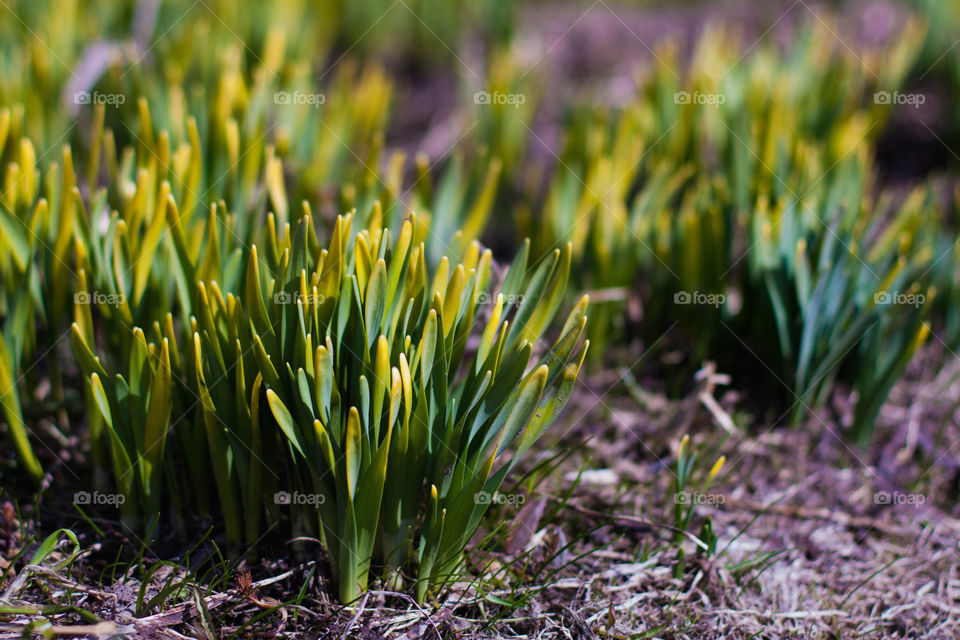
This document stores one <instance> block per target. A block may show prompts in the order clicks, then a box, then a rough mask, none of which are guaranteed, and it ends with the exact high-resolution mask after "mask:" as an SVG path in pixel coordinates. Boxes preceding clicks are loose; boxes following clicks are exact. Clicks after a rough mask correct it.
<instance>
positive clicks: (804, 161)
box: [526, 21, 953, 440]
mask: <svg viewBox="0 0 960 640" xmlns="http://www.w3.org/2000/svg"><path fill="white" fill-rule="evenodd" d="M924 33H925V32H924V30H923V28H922V27H921V26H920V25H919V24H918V23H916V22H913V21H911V22H910V23H908V24H907V25H906V27H905V28H904V30H903V31H902V33H901V34H900V36H899V37H898V38H897V39H896V40H894V41H892V42H890V43H888V44H887V45H885V47H884V48H883V49H882V50H878V51H866V52H864V53H862V57H861V58H857V57H855V56H852V55H850V54H849V52H846V51H844V50H843V49H842V48H841V47H840V46H839V45H837V44H836V43H835V42H834V40H835V38H834V36H833V35H832V34H831V33H830V30H829V28H828V27H827V26H819V27H811V28H808V29H807V30H806V31H803V32H801V33H800V35H799V37H798V38H797V40H796V42H795V43H794V44H793V45H792V48H791V49H790V50H789V51H788V52H787V53H786V54H783V53H781V52H778V51H776V50H775V49H774V48H773V47H766V46H761V47H758V48H757V50H756V51H753V52H751V54H750V55H749V57H744V58H742V59H741V58H740V56H739V53H738V52H739V51H740V50H741V47H740V46H739V45H738V43H737V40H736V39H734V38H730V37H729V36H728V35H727V34H725V33H724V32H722V31H719V30H708V31H707V32H706V33H705V34H704V36H703V37H702V38H701V40H700V41H699V43H698V44H697V47H696V50H695V52H694V55H693V58H692V61H691V63H690V67H689V69H688V70H687V71H686V72H685V73H684V75H683V76H682V77H680V76H679V75H678V74H677V72H676V71H675V69H678V68H679V67H680V65H679V64H678V63H677V55H676V52H675V50H674V49H673V48H672V47H665V48H664V49H663V50H662V51H660V52H658V55H657V61H658V63H657V65H656V66H655V69H654V70H653V72H652V73H651V75H650V77H649V78H647V79H646V81H645V82H643V83H642V85H641V91H640V94H639V95H638V96H637V98H636V99H635V100H634V101H633V102H631V103H630V104H628V105H626V106H624V107H622V108H619V109H615V110H603V109H597V108H596V107H588V108H581V109H578V110H576V111H574V112H572V114H571V116H570V122H569V124H568V126H567V128H566V136H567V138H566V143H565V146H564V151H563V153H562V154H561V156H560V162H559V165H560V166H559V167H558V168H557V170H556V172H555V174H554V179H553V181H552V182H551V184H550V186H549V187H548V191H547V197H546V201H545V203H544V206H543V212H542V216H541V217H540V218H532V219H531V220H532V221H531V223H530V226H529V227H526V230H527V231H529V232H530V233H531V235H533V237H534V242H535V247H538V248H539V249H540V250H548V249H549V248H550V247H552V246H555V245H556V244H557V243H559V242H566V241H570V242H571V243H572V245H573V249H574V263H575V264H579V265H580V266H581V268H580V269H577V270H576V273H577V276H578V284H579V285H580V286H581V288H585V289H588V290H600V291H599V292H598V295H596V296H594V297H595V301H596V304H595V307H594V312H593V314H592V317H593V322H592V327H591V330H590V334H591V339H592V340H593V341H594V342H595V346H597V345H600V346H601V348H599V349H595V351H594V353H596V354H600V353H604V352H605V349H603V348H602V346H604V345H605V342H604V340H605V339H607V340H609V339H611V338H612V339H614V340H616V339H617V338H619V337H623V336H625V335H629V334H630V333H631V327H630V326H629V325H627V324H626V320H627V319H626V316H625V315H624V314H623V308H624V302H625V300H626V299H628V298H631V297H634V296H639V297H640V299H641V300H642V302H643V322H642V325H643V326H642V335H645V336H647V337H649V339H650V341H651V342H659V340H660V338H661V337H663V336H664V334H669V332H670V331H671V330H673V331H674V336H682V337H681V338H679V339H676V340H671V339H670V336H669V335H667V339H666V340H665V341H664V344H667V345H670V344H683V345H685V347H684V348H685V349H687V350H688V351H689V353H690V356H691V361H699V360H700V359H702V358H705V357H710V358H715V359H718V360H720V361H721V363H722V364H721V366H723V367H724V368H725V370H729V371H734V372H736V371H739V370H740V369H741V368H743V367H742V363H744V362H745V361H747V362H749V366H748V367H747V368H748V369H756V367H757V366H758V365H759V366H761V367H766V369H767V370H768V371H769V372H770V373H771V374H772V376H773V377H774V378H776V380H777V381H776V384H774V385H773V389H774V390H775V391H776V390H779V391H780V392H781V394H782V392H783V391H784V389H785V388H786V390H787V393H786V394H783V395H784V396H785V398H784V401H785V403H786V406H787V407H790V408H792V409H793V410H792V411H790V410H788V411H787V414H792V416H793V418H794V420H798V419H800V418H801V417H802V416H803V415H804V414H805V412H806V411H807V410H808V409H811V408H814V407H816V406H817V405H818V403H820V402H822V401H824V399H825V398H826V396H827V394H829V392H830V391H832V389H833V388H834V382H835V381H836V380H837V379H838V378H839V377H844V378H845V379H846V381H847V382H849V383H850V384H851V386H853V387H854V388H855V389H856V390H857V391H858V397H859V402H858V404H857V410H856V412H855V417H854V425H853V433H854V435H855V437H857V438H859V439H861V440H862V439H863V438H865V437H866V436H868V435H869V433H870V430H871V429H872V423H873V419H874V417H875V416H876V413H877V412H878V411H879V407H880V404H882V402H883V399H884V398H885V397H886V394H887V392H888V391H889V389H890V387H891V386H892V384H893V382H894V381H895V380H896V379H897V377H898V376H899V375H900V373H901V372H902V371H903V369H904V367H905V365H906V363H907V361H908V360H909V358H910V357H911V356H912V354H913V353H914V352H915V350H916V349H917V347H918V346H919V344H920V343H921V342H922V341H923V339H924V338H925V336H926V333H927V329H926V328H925V326H924V321H925V319H926V318H927V316H928V315H929V311H930V308H931V305H930V304H929V302H930V301H931V300H932V299H933V295H932V291H933V289H932V287H933V285H934V281H935V280H941V281H942V280H944V278H943V277H942V276H941V277H939V278H938V276H937V274H936V273H931V271H930V269H929V267H930V266H931V265H933V264H937V263H938V262H940V261H941V260H940V259H941V258H943V256H945V255H952V253H953V249H952V248H950V247H944V246H941V245H942V243H940V242H939V240H938V235H937V234H936V233H933V229H934V228H935V227H936V225H937V217H936V215H935V212H934V210H933V208H932V204H933V201H932V198H931V197H930V196H929V195H927V196H924V195H921V194H919V193H918V194H915V195H914V196H913V197H912V198H911V199H910V200H909V201H908V202H907V203H905V204H904V205H903V207H902V208H901V210H900V211H899V212H895V215H894V216H893V217H894V219H893V220H892V221H891V220H888V219H887V218H888V214H890V209H891V204H890V202H888V201H887V200H886V199H883V200H882V201H881V202H880V203H877V204H874V203H872V201H871V199H870V196H869V194H870V193H871V186H870V181H871V178H870V176H871V175H872V172H871V170H870V166H869V164H868V162H867V158H868V157H869V156H870V155H871V154H872V149H873V146H872V145H873V142H874V140H875V139H876V137H877V136H878V135H879V134H880V132H881V131H882V129H883V124H884V122H885V121H886V120H887V118H888V117H889V114H890V106H889V105H884V104H876V103H875V101H874V93H875V92H876V91H888V92H893V91H896V90H897V89H898V88H900V87H901V86H902V84H903V82H904V81H905V78H906V76H907V73H908V72H909V70H910V69H911V67H912V65H913V64H914V60H915V59H916V58H917V56H918V52H919V48H920V43H921V42H922V38H923V34H924ZM879 59H882V60H884V64H883V65H878V64H876V62H877V60H879ZM874 68H876V69H879V71H878V72H874V71H873V69H874ZM938 284H939V283H938ZM884 292H889V293H894V292H896V293H900V294H903V295H906V296H912V297H911V299H914V300H922V301H923V302H921V303H920V304H913V305H909V304H908V305H903V304H899V305H898V304H876V303H875V296H876V295H877V294H880V297H881V298H883V294H884ZM698 294H699V295H700V297H701V298H703V297H704V296H707V297H709V299H710V300H716V301H717V303H716V304H700V305H698V306H696V307H690V306H685V305H679V304H677V296H678V295H679V296H680V297H681V298H680V299H681V300H683V299H684V298H689V297H690V296H691V295H698ZM900 297H903V296H900ZM689 345H693V346H692V347H690V346H689ZM757 360H759V361H760V362H759V363H758V362H757Z"/></svg>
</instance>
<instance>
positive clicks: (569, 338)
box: [73, 198, 586, 601]
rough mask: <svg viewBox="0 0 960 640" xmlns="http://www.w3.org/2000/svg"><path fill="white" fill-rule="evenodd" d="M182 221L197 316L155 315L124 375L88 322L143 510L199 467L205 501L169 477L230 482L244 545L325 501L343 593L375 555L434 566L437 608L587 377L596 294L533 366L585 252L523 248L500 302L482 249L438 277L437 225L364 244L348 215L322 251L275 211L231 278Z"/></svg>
mask: <svg viewBox="0 0 960 640" xmlns="http://www.w3.org/2000/svg"><path fill="white" fill-rule="evenodd" d="M167 206H168V207H172V206H173V205H172V198H171V199H170V204H168V205H167ZM168 211H169V210H168ZM212 215H214V214H212ZM168 220H171V229H170V231H171V235H172V236H173V243H174V244H175V249H176V254H177V259H178V260H179V261H180V264H179V267H180V269H182V270H183V271H184V272H185V273H186V275H185V276H184V278H183V283H184V286H185V287H186V288H187V289H188V290H189V296H190V298H191V299H192V300H193V302H194V303H193V305H192V307H191V308H192V313H191V315H190V317H189V320H188V323H186V324H185V325H184V326H182V327H180V328H179V329H177V328H175V323H174V322H173V321H172V319H171V316H167V318H166V320H165V321H164V322H155V323H154V325H153V327H152V331H148V333H151V334H152V336H151V340H150V342H149V343H148V342H147V340H146V338H145V334H144V332H142V331H140V330H139V329H134V330H133V340H132V342H131V345H130V347H129V349H128V351H129V354H130V359H129V363H126V362H119V363H117V364H118V372H117V373H115V374H114V375H110V373H108V371H107V370H106V369H105V368H104V366H103V365H102V364H101V361H100V359H99V358H98V357H97V355H95V349H96V347H95V346H93V344H94V343H93V341H92V337H93V336H92V332H90V331H88V330H86V329H85V328H84V325H85V324H86V323H88V322H89V321H90V318H89V306H87V305H82V306H81V305H78V307H77V309H78V313H77V317H78V321H77V323H75V325H74V329H73V333H74V343H75V349H76V351H77V356H78V359H79V361H80V364H81V366H82V367H83V369H84V372H85V373H86V375H88V376H89V385H90V396H91V397H92V399H93V405H94V407H95V410H96V411H97V412H98V413H99V419H101V420H102V421H103V423H104V425H105V427H106V428H105V432H106V433H108V434H109V442H110V452H111V459H112V463H113V467H114V473H115V482H116V485H117V486H118V488H119V489H120V490H121V491H122V492H123V493H124V494H125V495H127V497H128V499H127V501H126V502H125V503H124V508H125V509H126V512H125V517H127V518H128V519H129V520H130V521H131V524H136V525H140V526H143V525H145V524H146V525H147V526H150V525H152V523H153V522H154V521H155V519H156V518H157V517H158V516H159V514H160V502H159V500H160V490H161V488H162V487H163V485H164V478H166V477H171V476H173V475H175V474H174V473H173V469H175V468H186V469H187V471H188V472H189V476H190V483H189V485H190V487H192V489H193V492H194V493H195V494H196V495H193V496H191V495H190V494H189V492H187V491H183V490H182V489H184V488H183V487H181V488H180V490H179V491H178V489H177V487H176V486H175V483H172V482H170V483H168V484H169V485H171V486H173V488H174V491H177V493H176V495H174V496H172V497H171V500H172V501H173V504H175V505H178V506H179V507H181V508H182V507H183V506H184V505H186V504H191V505H192V504H196V505H198V506H200V508H207V507H208V506H209V503H210V499H209V496H206V495H203V494H204V492H205V491H206V487H208V486H211V485H212V486H215V487H216V497H217V502H218V503H219V505H220V506H221V509H222V515H223V518H224V522H225V525H226V531H227V535H228V537H229V538H230V539H234V540H240V539H241V538H243V537H246V539H247V540H248V541H250V542H253V541H255V540H256V539H257V538H258V537H259V535H260V534H261V531H260V522H261V517H262V515H263V512H264V503H265V498H266V497H268V496H269V495H271V494H272V493H273V491H274V490H275V489H276V488H277V487H278V486H281V485H278V481H283V482H286V483H289V484H285V485H283V486H284V487H285V488H286V489H289V490H291V491H293V492H294V495H297V494H300V495H310V496H315V498H314V499H312V500H310V501H309V503H308V505H307V507H306V509H305V511H304V513H302V514H300V515H301V516H302V517H303V518H304V519H305V520H306V521H308V522H309V520H310V519H311V516H312V519H313V521H314V524H315V525H316V526H318V527H321V530H320V532H321V534H322V538H323V540H324V541H325V543H326V545H327V546H328V548H329V549H330V551H331V555H332V557H333V560H334V565H335V567H336V570H337V572H338V575H339V579H340V596H341V599H342V600H344V601H351V600H353V599H355V598H356V597H357V596H358V595H360V593H361V592H362V590H363V589H364V588H365V586H366V581H367V574H368V571H369V568H370V563H371V559H372V558H374V557H377V558H379V559H381V560H382V561H386V562H391V563H394V564H396V565H412V566H415V567H416V575H417V595H418V597H419V598H420V599H423V598H424V597H425V596H426V594H427V590H428V588H429V587H431V586H439V585H442V584H444V583H445V582H446V581H447V580H449V579H450V578H451V577H452V576H453V575H454V574H455V571H456V569H457V566H458V563H459V559H460V555H461V553H462V550H463V548H464V546H465V545H466V543H467V541H468V540H469V538H470V536H471V535H472V534H473V532H474V531H475V529H476V528H477V526H478V525H479V522H480V518H481V516H482V515H483V512H484V510H485V507H486V505H487V504H488V503H489V501H486V502H485V501H482V500H477V499H476V494H477V493H478V492H488V493H491V494H492V493H494V492H495V491H496V490H497V488H498V487H499V486H500V483H501V482H502V481H503V479H504V477H505V475H506V473H508V471H509V470H510V468H511V467H512V465H513V462H514V461H515V460H516V459H517V457H518V456H520V455H521V454H522V453H523V452H524V451H525V450H526V449H527V448H529V447H530V446H531V445H532V444H533V442H534V441H535V440H536V438H537V437H538V436H539V435H540V433H542V431H543V430H544V429H545V428H546V427H547V426H548V425H549V423H550V422H551V421H552V420H553V418H555V417H556V415H557V412H558V411H559V410H560V408H562V406H563V404H564V403H565V401H566V399H567V398H568V397H569V394H570V392H571V389H572V385H573V383H574V380H575V379H576V376H577V373H578V371H579V369H580V364H581V363H582V359H583V355H584V353H585V351H586V347H585V345H583V348H582V349H581V336H582V334H583V331H584V326H585V324H586V315H585V314H586V299H584V300H582V301H581V302H580V303H579V304H577V305H576V307H575V308H574V310H573V311H572V312H571V314H570V316H569V317H568V318H567V321H566V323H565V325H564V327H563V330H562V331H561V333H560V337H559V338H558V339H557V341H556V342H555V343H554V344H553V346H552V347H551V348H550V349H549V350H548V351H546V353H545V354H544V355H542V357H540V358H539V361H538V363H537V365H536V366H535V367H533V368H532V369H531V368H530V366H529V364H530V359H531V357H532V355H533V351H534V347H535V344H536V342H537V341H538V339H539V338H540V336H541V335H542V333H543V332H544V330H545V329H546V328H547V326H548V325H549V323H550V321H551V320H552V318H553V316H554V315H555V314H556V312H557V311H558V309H559V307H560V305H561V304H562V302H563V294H564V290H565V286H566V281H567V278H568V273H569V268H570V251H569V248H568V249H567V250H566V251H564V252H560V251H557V252H555V253H554V254H553V255H552V256H551V257H549V258H548V259H545V260H543V261H541V262H540V263H539V264H536V265H528V251H523V252H521V254H520V255H519V256H518V258H517V259H516V261H515V262H514V263H513V265H512V266H511V269H510V271H509V272H508V274H507V276H506V278H505V280H504V281H503V282H502V284H501V286H500V288H499V291H498V292H496V293H494V292H493V291H492V290H491V285H492V282H491V278H492V273H491V259H492V256H491V254H490V252H489V251H483V252H481V250H480V247H479V245H477V244H472V245H471V246H470V248H469V249H468V250H467V251H466V256H465V258H464V261H463V262H462V263H461V264H458V265H457V266H456V267H453V266H452V265H451V263H450V262H449V261H448V260H447V259H446V258H443V259H441V261H440V264H439V266H438V267H437V268H436V271H435V273H434V274H433V276H432V278H430V277H428V275H427V273H428V272H427V268H428V267H427V259H426V249H425V246H424V244H423V243H422V242H421V243H419V244H418V243H416V242H415V238H417V237H418V236H422V234H424V233H429V230H428V229H424V228H421V227H418V226H417V224H416V223H415V222H414V221H413V220H408V221H407V222H405V223H404V224H403V225H402V227H401V228H400V230H399V232H398V233H397V236H396V240H395V241H394V240H392V234H391V232H390V231H389V230H385V229H379V228H374V229H365V230H363V231H361V232H360V233H359V234H357V235H356V236H355V237H353V238H351V236H350V227H351V224H352V220H353V216H346V217H342V218H338V220H337V222H336V224H335V226H334V228H333V231H332V234H331V238H330V242H329V245H328V246H327V247H326V248H321V246H320V245H319V243H318V240H317V236H316V230H315V228H314V226H313V224H312V223H311V218H310V216H309V215H304V216H303V217H302V218H301V219H300V221H299V222H298V224H297V226H296V229H295V230H294V231H293V233H291V232H290V230H289V228H286V231H283V230H281V229H278V228H277V226H276V225H275V224H274V222H273V220H274V218H273V217H272V216H271V218H270V222H269V223H268V225H267V227H266V229H264V231H263V233H262V235H261V236H260V242H259V245H256V244H255V245H252V246H251V248H250V249H249V250H238V251H237V252H236V253H233V254H232V255H231V257H232V258H236V259H234V260H230V259H228V260H227V261H226V263H225V264H223V265H222V266H221V265H219V263H218V264H217V267H211V260H210V255H211V254H210V253H209V247H210V246H214V243H216V242H217V236H216V234H213V235H212V237H211V244H210V245H208V250H207V251H205V252H203V253H195V252H193V251H191V249H190V247H188V246H187V244H186V241H185V238H184V236H183V235H182V234H181V233H179V232H178V225H177V222H175V220H176V217H175V216H170V215H168ZM210 228H215V226H211V227H210ZM257 246H260V247H262V248H263V249H262V251H261V250H258V249H257ZM214 261H216V259H214ZM81 280H82V279H81ZM506 300H511V301H514V300H518V301H519V300H522V302H519V303H515V304H505V301H506ZM481 316H485V317H484V318H483V319H484V322H483V324H482V325H481V324H480V321H481ZM481 326H482V327H483V328H482V331H481V330H480V327H481ZM178 333H179V334H180V337H179V339H178V336H177V334H178ZM471 339H473V340H477V339H478V340H479V342H478V343H477V344H475V345H474V344H468V343H469V342H470V341H471ZM114 360H116V359H115V358H114ZM174 380H176V381H178V382H179V384H175V382H174ZM267 406H269V413H268V412H267V411H266V408H265V407H267ZM168 422H169V423H172V425H173V428H172V429H171V430H170V431H171V434H174V435H175V440H176V441H177V443H178V446H177V447H176V448H175V449H172V451H175V452H176V454H175V455H170V451H171V449H169V448H168V447H167V446H166V441H167V438H168V437H170V435H168V433H167V430H166V429H165V428H161V426H165V425H166V424H167V423H168ZM277 427H279V430H278V429H277ZM515 441H516V447H515V449H514V451H513V453H512V454H511V453H508V449H507V448H508V447H509V446H510V445H512V444H514V442H515ZM280 450H286V451H288V452H289V453H290V456H289V458H285V457H284V456H282V455H281V454H280V453H279V451H280ZM504 459H507V462H505V463H504V462H503V460H504ZM278 460H284V461H285V462H286V464H287V465H288V467H287V469H288V473H287V476H286V477H285V478H284V479H282V480H281V479H280V478H278V477H277V476H276V475H275V473H274V471H272V470H273V469H276V468H278V465H277V464H276V463H277V461H278ZM495 463H497V466H496V467H495ZM270 475H273V476H274V477H273V479H271V478H270V477H269V476H270ZM211 480H212V482H211ZM318 505H319V512H318V510H317V507H318ZM281 508H283V507H282V505H274V506H273V507H272V508H270V510H271V512H273V513H276V512H277V510H278V509H281ZM317 516H319V517H317ZM414 549H415V551H414Z"/></svg>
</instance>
